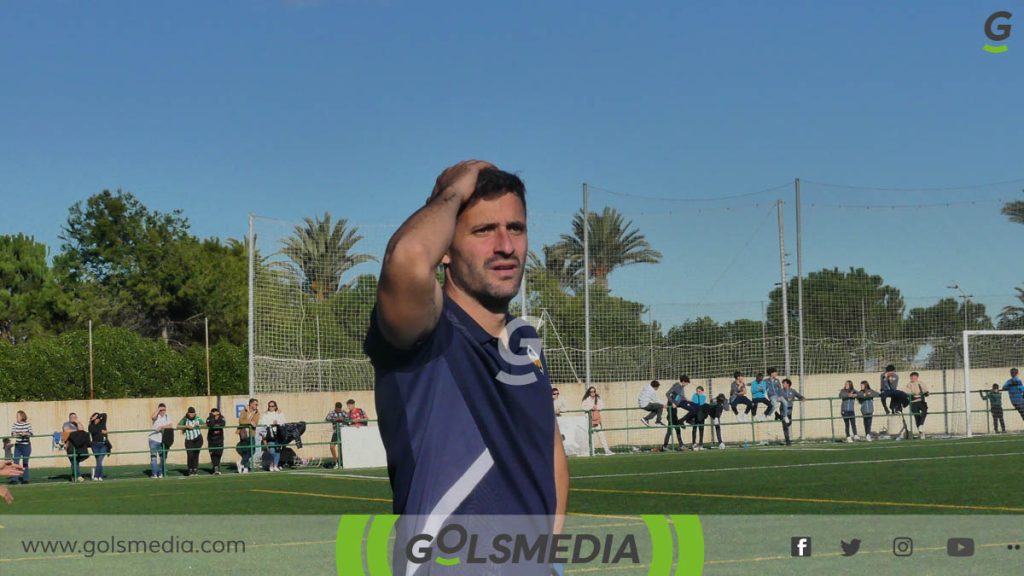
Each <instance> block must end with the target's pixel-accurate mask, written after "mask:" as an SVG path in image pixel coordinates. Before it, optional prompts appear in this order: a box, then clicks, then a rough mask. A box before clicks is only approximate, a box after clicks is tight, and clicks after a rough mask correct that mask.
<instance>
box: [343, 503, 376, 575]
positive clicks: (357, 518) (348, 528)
mask: <svg viewBox="0 0 1024 576" xmlns="http://www.w3.org/2000/svg"><path fill="white" fill-rule="evenodd" d="M369 521H370V515H369V514H345V515H343V516H342V517H341V520H339V521H338V535H337V536H336V537H335V539H334V566H335V568H337V570H338V576H366V572H364V571H363V533H365V532H366V523H367V522H369Z"/></svg>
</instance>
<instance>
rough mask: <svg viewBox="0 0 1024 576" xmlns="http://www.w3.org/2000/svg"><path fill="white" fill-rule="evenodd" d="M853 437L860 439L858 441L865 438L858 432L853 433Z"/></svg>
mask: <svg viewBox="0 0 1024 576" xmlns="http://www.w3.org/2000/svg"><path fill="white" fill-rule="evenodd" d="M853 439H854V440H858V441H859V440H863V439H864V438H862V437H861V436H860V435H858V434H854V435H853Z"/></svg>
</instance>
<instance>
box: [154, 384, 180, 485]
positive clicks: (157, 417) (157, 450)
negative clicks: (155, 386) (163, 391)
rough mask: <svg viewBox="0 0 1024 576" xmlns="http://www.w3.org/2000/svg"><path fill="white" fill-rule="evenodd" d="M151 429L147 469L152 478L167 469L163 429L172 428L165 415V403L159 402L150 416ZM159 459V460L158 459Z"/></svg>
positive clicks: (160, 476) (169, 419)
mask: <svg viewBox="0 0 1024 576" xmlns="http://www.w3.org/2000/svg"><path fill="white" fill-rule="evenodd" d="M150 419H151V420H152V421H153V431H152V432H150V433H149V471H150V473H151V474H152V476H151V477H152V478H163V477H164V470H166V469H167V450H166V449H165V448H164V430H170V429H172V428H174V424H172V423H171V418H170V417H169V416H168V415H167V405H166V404H164V403H163V402H161V403H160V404H158V405H157V407H156V411H155V412H153V415H152V416H151V417H150ZM158 459H159V461H158Z"/></svg>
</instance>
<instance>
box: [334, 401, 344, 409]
mask: <svg viewBox="0 0 1024 576" xmlns="http://www.w3.org/2000/svg"><path fill="white" fill-rule="evenodd" d="M342 406H343V404H342V403H341V402H335V403H334V409H335V410H337V409H338V408H341V407H342Z"/></svg>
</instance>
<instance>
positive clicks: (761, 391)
mask: <svg viewBox="0 0 1024 576" xmlns="http://www.w3.org/2000/svg"><path fill="white" fill-rule="evenodd" d="M750 394H751V396H752V398H753V400H752V401H751V403H750V405H751V408H752V409H753V413H754V420H757V421H758V422H764V417H765V416H767V415H768V414H769V413H770V412H771V409H772V403H771V402H769V401H768V396H767V394H768V384H767V383H766V382H765V381H764V374H762V373H760V372H758V373H757V374H756V375H754V381H753V382H751V383H750ZM758 404H764V406H765V408H764V414H762V415H758V413H757V405H758Z"/></svg>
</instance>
